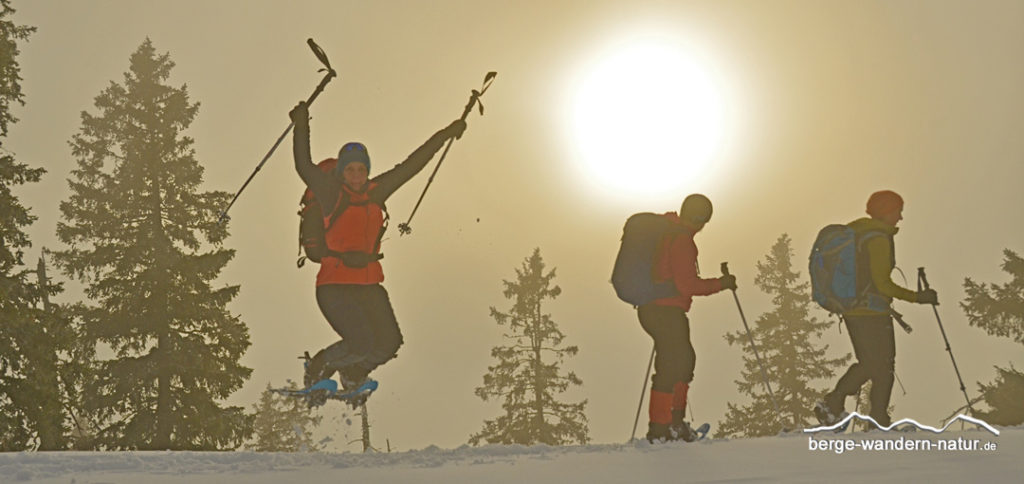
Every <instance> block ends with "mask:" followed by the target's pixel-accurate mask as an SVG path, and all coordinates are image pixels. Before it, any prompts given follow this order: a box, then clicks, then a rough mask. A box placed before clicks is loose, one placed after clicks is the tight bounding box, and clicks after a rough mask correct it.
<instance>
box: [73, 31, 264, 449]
mask: <svg viewBox="0 0 1024 484" xmlns="http://www.w3.org/2000/svg"><path fill="white" fill-rule="evenodd" d="M173 66H174V63H173V62H172V61H171V59H170V57H169V55H168V54H161V55H158V54H157V52H156V50H155V49H154V47H153V44H152V42H150V40H149V39H146V40H145V41H144V42H143V43H142V45H141V46H139V48H138V49H137V50H136V51H135V53H133V54H132V55H131V58H130V68H129V71H128V72H127V73H125V75H124V82H123V83H122V84H118V83H116V82H111V83H110V85H109V86H108V87H107V88H106V89H104V90H103V91H102V92H101V93H100V95H99V96H97V97H96V99H95V106H96V108H97V110H98V113H97V114H90V113H88V112H83V113H82V127H81V129H80V131H79V133H78V134H76V135H75V136H74V137H73V139H72V141H71V147H72V153H73V155H74V156H75V158H76V159H77V162H78V167H77V168H76V169H75V170H74V171H72V175H73V177H74V178H73V179H72V180H69V185H70V187H71V192H72V194H71V196H70V198H68V199H67V200H65V201H63V202H62V203H61V205H60V210H61V214H62V220H63V221H62V222H61V223H59V224H58V227H57V235H58V236H59V238H60V240H61V241H62V242H63V243H65V244H67V245H68V246H69V247H68V248H67V249H66V250H63V251H59V252H56V253H55V255H56V261H57V263H58V264H59V265H60V266H61V267H62V269H63V270H64V272H65V273H66V274H67V275H69V276H70V277H73V278H75V279H78V280H81V281H82V282H83V283H84V284H85V285H86V288H85V292H86V295H87V297H88V299H89V301H90V304H91V306H90V307H89V308H88V310H86V311H83V318H84V320H85V325H86V329H87V333H88V335H89V336H90V338H92V339H93V341H97V342H100V343H103V344H105V345H106V346H108V347H109V349H110V350H112V353H113V357H112V358H110V359H106V360H103V361H101V362H99V363H98V366H99V370H100V371H98V372H97V374H96V378H95V379H94V380H93V381H91V382H89V384H88V387H87V390H88V391H86V392H85V395H86V397H87V398H85V399H84V400H83V405H84V406H85V407H86V408H87V409H88V410H89V411H90V412H92V413H93V415H94V417H95V422H94V424H95V426H94V428H93V432H94V435H93V437H94V438H95V445H96V446H97V447H99V448H112V449H195V450H199V449H203V450H214V449H230V448H235V447H237V446H239V445H241V444H242V442H243V441H244V440H245V438H246V437H247V436H248V435H249V434H250V433H251V425H252V419H251V416H247V415H246V414H245V413H244V409H243V408H241V407H228V406H225V405H223V404H222V403H221V402H222V401H223V400H224V399H226V398H227V397H228V396H229V395H230V394H231V393H232V392H234V391H236V390H238V389H239V388H240V387H241V386H242V384H243V383H244V381H245V379H246V378H248V377H249V374H250V373H251V371H252V370H251V369H249V368H246V367H244V366H242V365H241V364H240V363H239V359H240V358H241V356H242V354H243V353H244V351H245V350H246V348H248V346H249V331H248V328H247V327H246V326H245V324H244V323H242V322H241V321H240V320H239V318H238V317H236V316H234V315H232V314H230V313H229V312H228V310H227V308H226V306H227V304H228V303H229V302H230V301H231V300H232V299H233V298H234V297H235V295H237V294H238V286H226V285H225V286H220V287H213V282H214V280H215V279H216V278H217V276H218V274H220V272H221V270H223V268H224V267H225V265H227V263H228V261H229V260H230V259H231V258H232V257H233V256H234V251H232V250H228V249H225V248H223V246H222V242H223V240H224V239H225V237H226V236H227V230H226V228H225V227H224V226H223V225H221V224H219V223H218V221H217V212H218V208H220V207H222V206H223V205H224V203H225V202H226V201H227V199H228V194H227V193H224V192H201V191H200V188H199V186H200V184H201V183H202V175H203V168H202V167H201V166H200V165H199V163H198V162H197V161H196V159H195V152H194V150H193V148H192V144H193V140H192V139H191V138H189V137H187V136H184V135H183V134H182V132H183V131H184V130H185V129H186V128H188V126H189V125H190V124H191V123H192V120H193V119H194V118H195V116H196V113H197V111H198V104H197V103H190V102H189V98H188V91H187V89H186V87H185V86H182V87H180V88H176V87H172V86H168V85H166V84H165V81H166V80H167V78H168V77H169V76H170V72H171V69H172V68H173Z"/></svg>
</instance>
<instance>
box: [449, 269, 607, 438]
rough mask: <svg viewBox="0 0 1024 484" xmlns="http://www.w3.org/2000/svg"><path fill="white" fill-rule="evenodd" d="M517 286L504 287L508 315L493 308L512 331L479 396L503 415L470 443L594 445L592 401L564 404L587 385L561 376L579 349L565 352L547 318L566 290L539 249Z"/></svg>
mask: <svg viewBox="0 0 1024 484" xmlns="http://www.w3.org/2000/svg"><path fill="white" fill-rule="evenodd" d="M516 276H517V277H516V280H515V281H514V282H512V281H507V280H506V281H502V282H503V283H504V285H505V291H504V294H505V298H507V299H510V300H512V301H513V304H512V307H511V308H510V309H509V311H508V312H501V311H498V310H497V309H495V308H494V307H491V317H492V318H494V320H495V321H496V322H497V323H498V325H500V326H506V325H507V327H508V329H509V331H510V333H509V334H506V335H504V337H505V338H506V339H508V340H510V344H508V345H507V346H497V347H495V348H493V349H492V350H491V356H493V357H494V358H495V359H497V360H498V362H497V364H495V365H494V366H490V367H488V373H487V374H486V375H484V384H483V386H481V387H479V388H477V389H476V394H477V396H479V397H480V398H481V399H483V400H484V401H487V400H489V399H491V398H495V399H500V400H501V401H502V408H503V409H504V411H505V414H504V415H501V416H499V417H498V418H496V419H494V420H486V421H485V422H484V428H483V430H481V431H480V432H479V433H477V434H475V435H473V436H471V437H470V439H469V441H470V443H471V444H473V445H477V444H479V443H480V442H481V441H486V442H487V443H491V444H522V445H532V444H547V445H564V444H568V443H571V442H573V441H575V442H578V443H581V444H585V443H587V441H589V440H590V438H589V436H588V434H587V432H588V430H587V417H586V415H584V408H585V407H586V404H587V401H586V400H583V401H582V402H579V403H563V402H560V401H558V400H557V398H556V396H557V394H559V393H563V392H565V391H566V390H567V389H568V388H569V387H570V386H581V385H582V384H583V382H582V381H581V380H580V379H579V377H577V376H576V374H575V373H573V372H568V373H566V374H562V372H561V365H562V363H564V360H565V358H566V357H569V356H573V355H575V354H576V353H577V352H578V351H579V349H578V348H577V347H576V346H565V347H562V342H563V340H564V339H565V335H564V334H563V333H562V332H561V331H560V330H559V329H558V325H557V324H556V323H555V322H554V321H552V320H551V316H550V315H548V314H544V312H543V304H544V301H545V300H547V299H554V298H556V297H558V295H559V294H561V292H562V289H561V288H559V287H558V286H552V285H551V284H552V281H553V280H554V278H555V270H554V269H552V270H551V271H550V272H548V273H546V274H545V273H544V260H543V258H541V255H540V249H534V251H533V255H532V256H530V257H529V258H527V259H525V260H524V262H523V265H522V268H521V269H516Z"/></svg>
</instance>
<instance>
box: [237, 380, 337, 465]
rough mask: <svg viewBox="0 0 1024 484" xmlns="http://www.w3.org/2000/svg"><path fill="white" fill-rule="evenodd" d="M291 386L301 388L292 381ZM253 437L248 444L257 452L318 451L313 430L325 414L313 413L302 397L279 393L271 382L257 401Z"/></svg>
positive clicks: (254, 406)
mask: <svg viewBox="0 0 1024 484" xmlns="http://www.w3.org/2000/svg"><path fill="white" fill-rule="evenodd" d="M289 388H291V389H298V386H297V385H295V384H294V383H292V384H291V385H290V386H289ZM253 411H254V416H255V418H254V420H253V438H254V439H255V441H254V442H253V443H252V444H251V445H249V446H248V448H249V450H253V451H256V452H315V451H317V450H320V449H319V448H317V445H316V443H315V442H313V434H312V430H313V428H314V427H316V426H317V425H320V420H321V419H323V417H321V416H316V415H313V414H312V412H311V411H310V409H309V408H308V407H307V406H306V402H305V401H304V400H303V399H301V398H294V397H288V396H283V395H279V394H276V393H274V392H272V391H271V390H270V385H269V384H268V385H267V389H266V390H264V391H263V393H262V394H261V395H260V401H259V402H257V403H256V404H254V405H253Z"/></svg>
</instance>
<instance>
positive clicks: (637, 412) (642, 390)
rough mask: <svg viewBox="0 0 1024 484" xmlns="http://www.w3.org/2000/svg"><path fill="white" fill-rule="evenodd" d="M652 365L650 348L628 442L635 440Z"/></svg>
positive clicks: (652, 355)
mask: <svg viewBox="0 0 1024 484" xmlns="http://www.w3.org/2000/svg"><path fill="white" fill-rule="evenodd" d="M653 365H654V347H653V346H652V347H651V359H650V361H648V362H647V373H645V374H644V387H643V388H641V389H640V403H638V404H636V418H635V419H633V433H632V434H629V441H630V442H632V441H633V439H635V438H636V426H637V424H638V423H640V409H642V408H643V407H644V394H645V393H647V380H649V379H650V376H651V366H653Z"/></svg>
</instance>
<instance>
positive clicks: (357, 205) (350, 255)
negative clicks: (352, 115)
mask: <svg viewBox="0 0 1024 484" xmlns="http://www.w3.org/2000/svg"><path fill="white" fill-rule="evenodd" d="M289 116H290V117H291V119H292V121H293V122H294V123H295V133H294V135H293V138H292V140H293V154H294V157H295V170H296V171H297V172H298V173H299V177H300V178H302V181H303V182H304V183H305V184H306V186H307V187H308V188H309V190H310V191H311V192H312V193H313V196H314V197H316V199H317V201H318V202H319V204H320V207H321V209H322V211H323V220H324V227H325V228H326V242H327V250H328V252H327V254H326V255H325V256H324V257H323V259H322V260H321V261H320V271H319V272H318V273H317V277H316V300H317V305H318V306H319V307H320V312H321V313H323V315H324V317H325V318H326V319H327V321H328V323H330V325H331V327H332V328H333V329H334V331H335V332H336V333H338V335H339V336H341V338H342V339H341V341H338V342H336V343H334V344H331V345H330V346H328V347H326V348H324V349H323V350H320V351H319V352H318V353H316V355H314V356H313V358H312V359H311V360H310V361H309V362H307V366H306V373H305V377H304V381H305V384H306V386H307V387H309V386H311V385H312V384H314V383H316V382H317V381H320V380H323V379H328V378H330V377H331V376H333V375H334V373H335V372H338V373H339V374H340V377H341V383H342V386H343V387H344V388H346V389H350V390H351V389H353V388H356V387H358V385H359V384H361V383H362V382H363V381H364V380H365V379H366V377H367V375H368V374H369V373H370V371H372V370H373V369H374V368H376V367H378V366H380V365H381V364H383V363H384V362H386V361H388V360H390V359H392V358H394V357H395V355H396V354H397V352H398V348H399V347H400V346H401V345H402V333H401V331H399V329H398V321H397V320H396V319H395V313H394V310H393V309H392V307H391V301H390V299H389V298H388V293H387V291H386V290H385V289H384V287H383V286H382V285H381V282H383V281H384V272H383V269H382V267H381V264H380V259H381V257H382V255H381V254H380V239H381V236H382V234H383V228H384V227H385V223H386V219H387V212H386V210H385V208H384V204H385V202H386V201H387V199H388V197H390V196H391V195H392V194H393V193H394V192H395V191H396V190H398V189H399V188H400V187H401V186H402V185H403V184H405V183H406V182H407V181H409V179H411V178H412V177H413V176H415V175H416V174H417V173H419V172H420V171H421V170H423V168H424V167H425V166H426V165H427V163H428V162H429V161H430V159H431V158H432V157H433V156H434V154H435V153H437V151H438V150H439V149H440V148H441V146H442V145H443V144H444V143H445V142H446V141H448V139H450V138H459V137H461V136H462V133H463V132H464V131H465V129H466V123H465V121H462V120H455V121H454V122H452V123H451V124H450V125H448V127H446V128H444V129H442V130H440V131H438V132H437V133H434V135H433V136H431V137H430V138H429V139H428V140H427V141H426V142H425V143H423V145H422V146H420V147H419V148H417V149H416V150H415V151H413V153H412V154H410V155H409V157H408V158H406V159H405V161H403V162H401V163H399V164H398V165H396V166H395V167H394V168H392V169H390V170H388V171H386V172H384V173H381V174H380V175H377V176H375V177H374V178H372V179H371V178H369V173H370V156H369V153H368V152H367V150H366V147H365V146H364V145H362V144H361V143H354V142H353V143H347V144H345V145H344V146H342V147H341V150H340V151H339V152H338V162H337V165H335V168H334V169H333V170H331V171H329V172H324V171H322V170H321V169H320V168H319V167H318V166H317V165H315V164H314V163H313V162H312V160H311V157H310V153H309V109H308V107H307V106H306V103H305V102H300V103H299V104H298V105H297V106H296V107H295V108H294V109H293V110H292V111H291V112H290V113H289Z"/></svg>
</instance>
